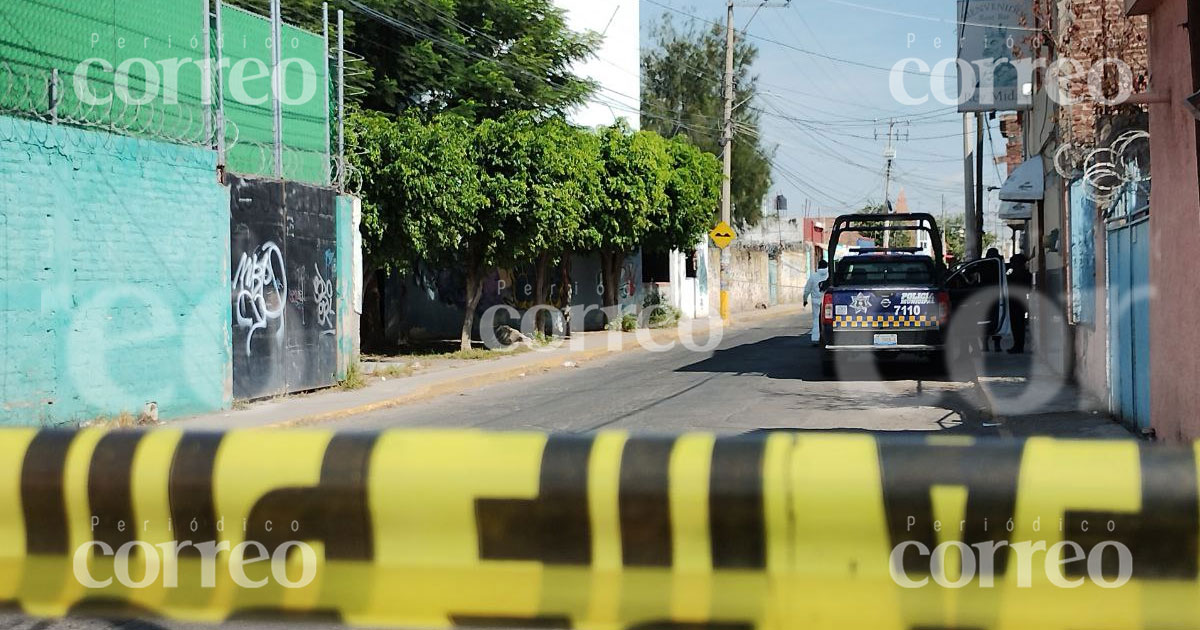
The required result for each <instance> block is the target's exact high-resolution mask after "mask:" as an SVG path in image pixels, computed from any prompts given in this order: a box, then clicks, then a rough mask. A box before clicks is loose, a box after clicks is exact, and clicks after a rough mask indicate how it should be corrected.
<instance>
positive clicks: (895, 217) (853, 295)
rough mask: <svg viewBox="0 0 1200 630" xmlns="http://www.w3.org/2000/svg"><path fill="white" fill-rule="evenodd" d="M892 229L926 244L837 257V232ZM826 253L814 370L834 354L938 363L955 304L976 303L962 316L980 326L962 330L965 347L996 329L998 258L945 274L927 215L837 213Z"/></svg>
mask: <svg viewBox="0 0 1200 630" xmlns="http://www.w3.org/2000/svg"><path fill="white" fill-rule="evenodd" d="M899 231H907V232H911V233H913V234H915V235H922V234H923V235H924V236H923V237H920V238H919V239H918V242H923V243H926V244H927V245H926V246H925V247H861V248H853V249H851V250H850V252H849V254H848V255H845V256H842V257H841V258H840V259H837V258H836V255H837V252H838V244H839V243H840V242H841V238H842V235H843V234H844V233H847V232H858V233H867V234H883V233H884V232H891V233H895V232H899ZM828 256H829V268H830V270H831V273H830V275H829V279H828V280H827V281H826V282H825V283H823V286H822V287H821V288H822V290H823V291H824V296H823V301H822V304H821V310H820V320H821V322H820V324H821V367H822V370H823V371H824V372H825V373H826V374H827V375H832V373H833V370H834V361H835V358H836V355H837V354H839V353H861V354H871V355H879V354H900V353H912V354H916V355H920V356H921V357H923V358H925V359H926V360H928V361H930V362H934V363H935V364H936V365H937V366H939V367H940V366H944V365H945V363H944V361H945V354H946V350H947V346H948V345H949V344H948V343H947V337H948V335H947V332H948V330H949V323H950V318H951V316H952V315H953V314H954V312H956V311H957V310H958V309H959V307H961V306H963V305H965V304H968V303H971V304H975V305H976V306H977V308H972V309H969V312H970V313H972V314H973V315H972V317H974V318H975V319H976V320H977V321H976V322H975V324H976V325H977V326H978V327H979V328H975V327H966V328H964V330H968V331H969V334H968V335H966V337H969V339H964V341H967V342H968V343H970V344H972V345H971V346H970V347H972V348H977V347H978V345H979V343H978V340H979V339H982V338H983V337H984V336H985V335H986V334H990V333H991V331H993V330H999V328H998V326H997V324H998V321H996V318H997V316H1002V315H1003V314H1004V313H1007V304H1006V300H1005V298H1004V291H1003V282H1004V263H1003V261H1001V260H999V259H984V260H979V261H973V262H970V263H967V264H965V265H961V266H959V267H956V268H955V269H953V270H947V269H946V266H945V263H944V262H943V261H944V259H943V256H942V235H941V232H940V231H939V230H938V226H937V222H936V221H935V220H934V218H933V216H932V215H929V214H923V213H906V214H891V215H862V214H856V215H844V216H840V217H838V218H837V219H836V221H835V222H834V227H833V232H832V234H831V238H830V242H829V249H828ZM964 312H966V311H964ZM953 349H955V350H956V351H957V350H960V349H962V348H959V347H955V348H953Z"/></svg>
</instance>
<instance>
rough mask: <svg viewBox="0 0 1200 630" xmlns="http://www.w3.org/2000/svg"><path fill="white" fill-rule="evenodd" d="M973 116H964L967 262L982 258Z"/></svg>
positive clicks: (964, 243) (964, 246) (965, 239)
mask: <svg viewBox="0 0 1200 630" xmlns="http://www.w3.org/2000/svg"><path fill="white" fill-rule="evenodd" d="M971 116H972V114H963V192H964V193H965V197H964V199H963V201H964V203H965V205H964V206H963V207H964V208H965V210H966V212H965V214H964V217H963V231H964V232H965V234H964V235H963V236H964V239H963V258H964V259H966V260H976V259H978V258H979V257H980V256H979V255H980V251H979V246H977V245H976V243H978V242H981V239H979V238H977V237H976V235H977V234H979V226H978V225H976V222H977V219H978V215H977V214H976V212H975V168H974V166H975V164H974V162H975V159H974V155H972V153H973V150H974V149H973V148H972V146H971ZM956 262H963V261H961V260H960V261H956Z"/></svg>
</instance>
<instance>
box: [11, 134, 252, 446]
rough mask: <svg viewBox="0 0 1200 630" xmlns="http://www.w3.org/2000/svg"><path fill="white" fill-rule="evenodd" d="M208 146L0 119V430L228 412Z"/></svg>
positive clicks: (224, 211) (223, 274)
mask: <svg viewBox="0 0 1200 630" xmlns="http://www.w3.org/2000/svg"><path fill="white" fill-rule="evenodd" d="M229 260H230V254H229V192H228V189H226V188H225V187H224V186H221V185H220V184H219V183H218V182H217V174H216V156H215V154H214V153H213V152H212V151H208V150H203V149H197V148H193V147H188V146H180V145H172V144H165V143H160V142H152V141H146V140H138V139H132V138H127V137H123V136H115V135H109V134H103V133H96V132H91V131H84V130H80V129H74V128H70V127H62V126H51V125H46V124H43V123H38V122H31V121H26V120H17V119H11V118H3V117H0V425H3V424H9V425H11V424H18V425H38V424H64V423H70V422H78V421H84V420H88V419H91V418H95V417H97V416H112V415H116V414H118V413H120V412H122V411H129V412H131V413H134V414H137V413H138V412H140V411H141V410H142V409H143V407H144V405H145V404H146V403H147V402H151V401H153V402H156V403H158V407H159V411H160V417H161V418H171V417H178V416H183V415H189V414H194V413H201V412H206V411H213V410H217V409H221V408H225V407H228V406H230V404H231V401H232V385H231V383H232V380H231V379H232V367H231V365H232V363H231V360H230V346H231V344H230V334H231V333H230V331H231V314H230V307H229V295H230V284H229V283H230V271H229Z"/></svg>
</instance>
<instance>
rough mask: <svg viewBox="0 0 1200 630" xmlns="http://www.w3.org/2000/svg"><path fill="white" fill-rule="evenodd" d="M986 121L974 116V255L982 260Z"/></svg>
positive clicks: (980, 114) (979, 116)
mask: <svg viewBox="0 0 1200 630" xmlns="http://www.w3.org/2000/svg"><path fill="white" fill-rule="evenodd" d="M985 125H987V121H986V120H985V119H984V117H983V112H979V113H978V114H976V115H975V227H976V230H975V243H974V245H975V253H976V255H977V257H978V258H983V231H984V228H985V226H984V221H983V130H984V126H985Z"/></svg>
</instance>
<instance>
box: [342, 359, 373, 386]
mask: <svg viewBox="0 0 1200 630" xmlns="http://www.w3.org/2000/svg"><path fill="white" fill-rule="evenodd" d="M366 386H367V377H366V375H364V374H363V371H362V367H361V366H359V364H358V362H357V361H356V362H354V363H351V364H350V367H349V368H348V369H347V370H346V378H343V379H342V380H341V381H340V382H339V383H338V387H341V388H342V389H345V390H355V389H362V388H364V387H366Z"/></svg>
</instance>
